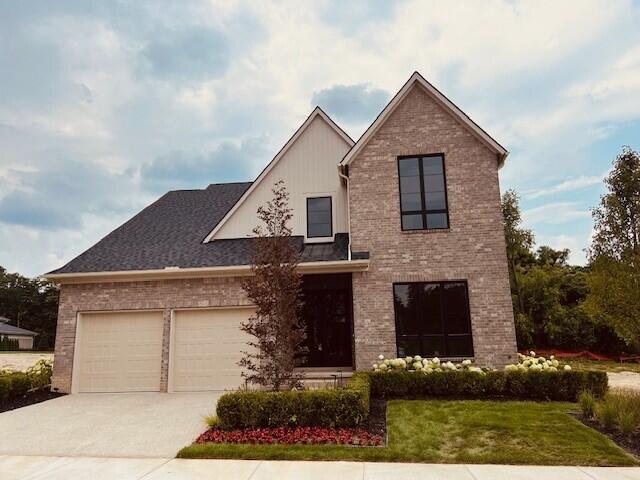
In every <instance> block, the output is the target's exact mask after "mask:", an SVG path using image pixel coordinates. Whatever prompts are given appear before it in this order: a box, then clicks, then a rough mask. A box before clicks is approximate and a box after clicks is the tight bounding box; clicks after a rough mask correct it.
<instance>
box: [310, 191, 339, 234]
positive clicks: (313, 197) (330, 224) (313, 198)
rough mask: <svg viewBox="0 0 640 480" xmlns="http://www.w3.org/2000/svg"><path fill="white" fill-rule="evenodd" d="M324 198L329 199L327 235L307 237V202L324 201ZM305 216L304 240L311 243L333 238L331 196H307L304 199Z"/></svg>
mask: <svg viewBox="0 0 640 480" xmlns="http://www.w3.org/2000/svg"><path fill="white" fill-rule="evenodd" d="M324 198H328V199H329V215H330V217H331V218H330V221H329V228H330V231H329V235H309V200H317V199H324ZM305 214H306V216H307V222H306V223H307V231H306V238H307V239H310V240H311V241H318V240H323V239H332V238H333V196H332V195H322V194H320V195H317V196H316V195H308V196H306V197H305Z"/></svg>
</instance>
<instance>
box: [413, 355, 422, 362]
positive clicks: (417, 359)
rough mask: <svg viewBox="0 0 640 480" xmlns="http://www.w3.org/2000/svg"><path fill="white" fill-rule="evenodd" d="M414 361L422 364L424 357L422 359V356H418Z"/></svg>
mask: <svg viewBox="0 0 640 480" xmlns="http://www.w3.org/2000/svg"><path fill="white" fill-rule="evenodd" d="M413 359H414V360H415V361H416V362H421V361H422V357H421V356H420V355H416V356H415V357H413Z"/></svg>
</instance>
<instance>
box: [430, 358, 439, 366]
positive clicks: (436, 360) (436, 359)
mask: <svg viewBox="0 0 640 480" xmlns="http://www.w3.org/2000/svg"><path fill="white" fill-rule="evenodd" d="M431 361H432V362H433V363H435V364H436V365H437V364H439V363H440V359H439V358H438V357H433V358H432V359H431Z"/></svg>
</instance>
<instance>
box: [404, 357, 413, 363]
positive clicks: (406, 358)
mask: <svg viewBox="0 0 640 480" xmlns="http://www.w3.org/2000/svg"><path fill="white" fill-rule="evenodd" d="M404 361H405V362H407V365H411V364H412V363H413V357H409V356H407V357H404Z"/></svg>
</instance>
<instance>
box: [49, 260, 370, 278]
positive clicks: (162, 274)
mask: <svg viewBox="0 0 640 480" xmlns="http://www.w3.org/2000/svg"><path fill="white" fill-rule="evenodd" d="M368 269H369V260H368V259H362V260H332V261H318V262H302V263H300V264H298V271H299V272H300V273H303V274H312V273H347V272H362V271H366V270H368ZM249 275H251V266H250V265H232V266H226V267H197V268H178V267H168V268H163V269H154V270H119V271H113V272H74V273H54V274H45V275H44V278H46V279H47V280H50V281H52V282H55V283H58V284H77V283H102V282H107V283H108V282H131V281H151V280H172V279H181V278H211V277H245V276H249Z"/></svg>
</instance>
